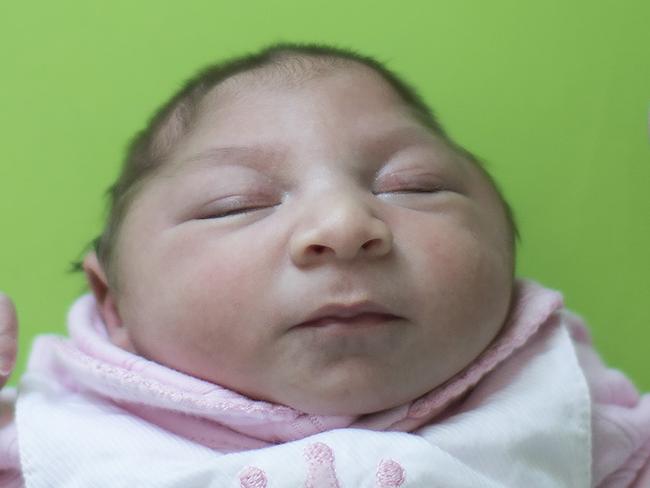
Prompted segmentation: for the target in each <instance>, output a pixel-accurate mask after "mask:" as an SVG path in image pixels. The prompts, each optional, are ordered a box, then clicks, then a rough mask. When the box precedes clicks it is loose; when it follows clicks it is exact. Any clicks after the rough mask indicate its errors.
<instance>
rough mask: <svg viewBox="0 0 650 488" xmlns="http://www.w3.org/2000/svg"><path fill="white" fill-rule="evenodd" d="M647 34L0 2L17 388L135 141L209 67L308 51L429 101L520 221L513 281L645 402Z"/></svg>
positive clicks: (636, 16) (568, 22) (4, 251)
mask: <svg viewBox="0 0 650 488" xmlns="http://www.w3.org/2000/svg"><path fill="white" fill-rule="evenodd" d="M649 25H650V2H646V1H642V0H638V1H627V2H626V1H624V0H623V1H616V2H615V1H613V0H612V1H593V0H591V1H569V0H545V1H543V2H540V1H537V0H536V1H523V0H517V1H514V0H511V1H498V0H497V1H490V2H486V1H485V0H473V1H462V0H455V1H446V2H441V1H419V2H409V1H401V2H396V1H394V0H391V1H377V0H375V1H372V2H371V1H356V2H355V1H350V0H329V1H328V2H320V1H318V2H317V1H312V2H308V1H302V2H291V1H275V2H274V1H269V0H254V1H253V0H249V1H242V2H220V1H215V0H212V1H192V0H187V1H182V2H181V1H178V2H161V1H140V2H134V1H132V0H129V1H126V0H111V1H94V2H93V1H89V0H84V1H80V0H74V1H73V0H63V1H58V2H50V1H41V2H11V4H9V3H5V4H3V6H2V9H1V11H0V46H2V47H0V49H1V51H0V52H1V53H2V58H1V59H0V67H1V69H2V71H1V76H0V88H1V90H0V93H1V94H2V103H1V105H0V114H1V116H0V124H1V126H0V134H2V159H1V162H0V217H1V226H0V290H2V291H4V292H6V293H8V294H9V295H11V296H12V297H13V298H14V300H15V302H16V304H17V307H18V312H19V316H20V325H21V331H20V347H21V351H20V357H19V365H18V370H17V373H18V372H20V371H22V370H23V368H24V366H25V359H26V357H27V352H28V350H29V344H30V342H31V340H32V338H33V336H34V335H35V334H38V333H42V332H63V331H64V330H65V315H66V312H67V309H68V307H69V305H70V304H71V303H72V301H73V300H74V298H75V297H77V296H78V295H79V294H80V293H81V292H82V291H83V290H84V281H83V277H82V276H81V275H71V274H67V273H66V270H67V268H68V265H69V263H70V262H71V261H73V260H75V259H77V258H78V257H79V256H80V253H81V251H82V250H83V248H84V246H85V244H86V243H87V242H88V241H89V240H90V239H91V238H93V237H94V236H95V235H96V234H97V233H98V232H99V230H100V226H101V222H102V216H103V209H104V198H103V193H104V191H105V189H106V188H107V187H108V186H109V184H110V183H111V181H112V180H113V179H114V177H115V176H116V174H117V169H118V167H119V164H120V160H121V157H122V154H123V151H124V147H125V144H126V142H127V140H128V138H129V137H131V135H132V134H133V133H134V132H135V131H137V130H139V129H140V128H141V127H142V126H143V124H144V123H145V122H146V120H147V119H148V117H149V116H150V114H151V113H152V111H153V110H154V109H155V108H156V107H157V106H158V105H159V104H161V103H162V102H163V101H164V100H165V99H166V98H167V97H168V96H169V95H170V94H171V93H172V92H173V91H174V90H175V89H177V88H178V87H179V85H180V84H181V83H182V82H183V81H184V80H185V79H186V78H187V77H188V76H189V75H191V74H193V73H194V72H195V71H196V70H197V69H198V68H199V67H201V66H203V65H204V64H206V63H210V62H214V61H216V60H219V59H222V58H224V57H227V56H231V55H235V54H242V53H244V52H248V51H250V50H254V49H257V48H259V47H260V46H262V45H263V44H264V43H267V42H272V41H309V42H327V43H335V44H338V45H341V46H344V47H352V48H356V49H358V50H360V51H361V52H363V53H367V54H370V55H373V56H376V57H378V58H379V59H380V60H382V61H386V62H387V63H388V66H389V67H391V68H393V69H395V70H396V71H397V72H398V73H400V74H402V75H403V76H404V77H405V78H406V79H407V80H408V81H410V82H411V83H413V84H414V85H415V86H416V87H418V88H419V89H420V91H421V92H422V95H423V96H424V97H425V98H426V100H427V101H428V102H429V103H430V104H431V105H432V106H433V107H434V109H435V111H436V112H437V114H438V115H439V117H440V119H441V120H442V122H443V124H444V125H445V126H446V127H447V128H448V130H449V132H450V133H451V134H452V136H453V137H455V138H456V139H457V140H458V141H459V142H460V143H461V144H462V145H464V146H466V147H467V148H468V149H469V150H471V151H473V152H474V153H476V154H477V155H478V156H480V157H481V158H484V159H486V160H487V161H488V163H489V168H490V170H491V171H492V173H493V174H494V175H495V177H496V179H497V181H498V182H499V183H500V184H501V186H502V187H503V189H504V192H505V194H506V196H507V197H508V198H509V200H510V201H511V203H512V205H513V207H514V208H515V211H516V215H517V218H518V220H519V225H520V229H521V233H522V236H523V240H522V243H521V246H520V248H519V259H518V270H519V274H520V275H523V276H528V277H531V278H534V279H536V280H538V281H540V282H542V283H544V284H546V285H548V286H550V287H553V288H556V289H559V290H561V291H563V292H564V294H565V298H566V303H567V305H568V306H569V307H570V308H572V309H573V310H575V311H576V312H578V313H579V314H581V315H583V316H584V317H585V318H586V319H587V321H588V322H589V324H590V325H591V328H592V331H593V335H594V339H595V342H596V344H597V346H598V348H599V350H600V351H601V353H602V354H603V355H604V357H605V358H606V360H607V361H608V362H609V363H610V364H611V365H613V366H615V367H618V368H621V369H623V370H624V371H625V372H627V373H628V374H629V375H630V376H631V378H632V379H633V380H634V381H635V382H636V383H637V385H638V386H639V387H640V388H642V389H644V390H650V367H649V365H650V360H649V357H650V354H648V350H649V349H650V311H649V310H650V308H649V307H650V296H649V295H650V293H649V292H650V285H649V284H648V280H649V276H650V190H649V187H650V151H649V147H648V108H649V90H650V54H649V47H650V29H649V28H648V26H649ZM17 373H16V374H14V376H13V380H12V381H13V382H14V383H15V380H16V376H17Z"/></svg>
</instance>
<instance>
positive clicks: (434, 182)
mask: <svg viewBox="0 0 650 488" xmlns="http://www.w3.org/2000/svg"><path fill="white" fill-rule="evenodd" d="M446 189H447V185H445V184H444V183H443V182H442V181H441V180H440V178H436V177H433V176H431V175H413V176H404V175H389V176H388V177H386V178H379V179H378V181H376V182H375V184H374V185H373V193H375V194H379V193H436V192H439V191H444V190H446Z"/></svg>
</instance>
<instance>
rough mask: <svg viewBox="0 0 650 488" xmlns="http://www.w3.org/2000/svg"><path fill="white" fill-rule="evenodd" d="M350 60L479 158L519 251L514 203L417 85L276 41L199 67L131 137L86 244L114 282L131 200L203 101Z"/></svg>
mask: <svg viewBox="0 0 650 488" xmlns="http://www.w3.org/2000/svg"><path fill="white" fill-rule="evenodd" d="M346 62H347V63H350V62H355V63H360V64H362V65H365V66H367V67H369V68H371V69H373V70H374V71H375V72H376V73H378V74H379V75H381V77H382V78H383V79H384V80H385V81H386V82H388V83H389V84H390V86H391V87H392V88H393V89H394V90H395V92H396V93H397V94H398V95H399V96H400V97H401V98H402V99H403V101H404V102H405V104H406V105H407V106H409V107H410V108H411V109H412V112H413V114H414V115H415V117H416V118H417V119H418V121H419V122H420V123H422V124H423V125H424V126H425V127H427V128H429V129H430V130H432V131H433V132H434V133H435V134H437V135H438V136H439V137H441V138H442V139H443V140H444V141H445V142H447V143H448V144H449V145H450V146H451V147H452V148H454V149H455V150H456V151H458V152H459V153H461V154H462V155H463V156H465V157H466V158H467V159H469V160H470V161H472V162H473V163H475V164H476V166H477V167H478V168H479V169H480V170H481V171H482V173H483V174H484V175H485V177H486V178H487V179H488V181H489V182H491V184H492V185H493V186H494V188H495V189H496V191H497V193H498V195H499V197H500V199H501V201H502V204H503V208H504V211H505V214H506V217H507V219H508V221H509V224H510V230H511V242H512V249H513V252H514V248H515V241H516V239H518V237H519V233H518V231H517V226H516V223H515V219H514V216H513V212H512V209H511V208H510V205H509V204H508V203H507V202H506V200H505V199H504V198H503V196H502V194H501V192H500V191H499V189H498V187H497V185H496V183H495V182H494V180H493V178H492V177H491V176H490V174H489V173H488V172H487V171H486V170H485V168H484V164H483V163H482V162H481V161H479V160H478V158H476V157H475V156H474V155H473V154H471V153H470V152H469V151H467V150H466V149H464V148H462V147H461V146H459V145H458V144H456V143H455V142H453V141H452V140H451V138H450V137H449V136H448V135H447V134H446V133H445V131H444V129H443V128H442V126H441V125H440V124H439V123H438V121H437V120H436V117H435V115H434V113H433V111H432V110H431V109H430V108H429V107H428V106H427V104H426V103H425V102H424V101H423V100H422V98H421V97H420V95H419V94H418V93H417V91H416V90H415V89H414V88H413V87H411V86H410V85H409V84H408V83H406V82H405V81H403V80H402V79H400V78H399V77H398V76H397V75H396V74H395V73H393V72H392V71H391V70H389V69H388V68H387V67H386V66H385V64H384V63H381V62H380V61H378V60H376V59H374V58H372V57H369V56H365V55H362V54H359V53H357V52H355V51H353V50H350V49H344V48H340V47H334V46H330V45H323V44H302V43H276V44H272V45H270V46H268V47H265V48H263V49H261V50H259V51H257V52H254V53H250V54H246V55H243V56H237V57H233V58H229V59H227V60H225V61H222V62H220V63H217V64H214V65H210V66H207V67H206V68H204V69H202V70H201V71H199V72H198V73H197V74H196V75H195V76H193V77H192V78H190V79H189V80H188V81H187V82H186V83H185V84H184V85H183V86H182V88H181V89H180V90H179V91H178V92H177V93H176V94H175V95H174V96H173V97H172V98H171V99H170V100H169V101H168V102H167V103H165V104H164V105H163V106H161V107H160V108H159V109H158V110H157V111H156V113H155V114H154V115H153V117H152V118H151V119H150V121H149V123H148V124H147V126H146V127H145V128H144V129H143V130H141V131H140V132H138V133H137V134H136V135H135V136H134V137H133V139H132V140H131V141H130V143H129V145H128V147H127V150H126V155H125V158H124V162H123V165H122V170H121V172H120V174H119V176H118V178H117V180H116V182H115V183H114V184H113V185H112V186H111V187H109V189H108V191H107V196H108V200H109V201H108V212H107V216H106V222H105V226H104V229H103V231H102V233H101V234H100V235H99V236H97V237H96V238H95V239H93V240H92V241H91V242H90V243H89V244H88V246H86V250H87V249H88V248H89V247H92V248H93V249H94V250H95V252H96V253H97V258H98V260H99V262H100V263H101V264H102V267H103V268H104V270H106V274H107V277H108V280H109V283H110V284H111V285H112V286H114V287H115V286H117V278H116V276H115V273H114V261H115V242H116V239H117V236H118V233H119V231H120V225H121V223H122V220H123V219H124V216H125V215H126V212H127V210H128V208H129V206H130V204H131V203H132V202H133V199H134V197H135V196H136V195H137V194H138V192H139V190H140V189H141V188H142V187H143V186H144V184H145V183H146V182H147V180H148V179H149V178H150V177H151V176H153V175H154V174H155V172H156V170H157V169H158V168H160V167H161V166H162V165H163V164H164V163H165V162H166V161H167V159H168V158H169V156H170V155H171V153H172V151H173V149H174V148H175V147H176V145H177V143H178V142H179V141H180V140H181V139H182V138H183V137H184V136H185V135H187V133H188V132H189V131H190V130H191V128H192V124H193V122H194V121H195V118H196V114H197V111H198V109H199V107H200V106H201V102H202V100H203V99H204V97H205V96H206V95H207V94H208V93H209V92H210V91H211V90H213V89H214V88H215V87H217V86H218V85H220V84H221V83H223V82H225V81H226V80H229V79H230V78H232V77H234V76H235V75H238V74H243V73H247V72H253V71H258V72H259V74H260V76H261V75H262V74H270V76H272V77H275V78H278V77H279V78H280V79H282V80H285V81H287V82H289V81H291V82H298V83H300V82H302V81H305V80H308V79H310V78H311V77H314V76H318V75H319V74H321V73H328V72H331V71H334V70H336V69H337V68H341V67H343V66H344V65H345V63H346ZM262 80H263V78H262ZM84 252H85V251H84ZM71 270H72V271H82V270H83V266H82V261H76V262H73V263H72V268H71Z"/></svg>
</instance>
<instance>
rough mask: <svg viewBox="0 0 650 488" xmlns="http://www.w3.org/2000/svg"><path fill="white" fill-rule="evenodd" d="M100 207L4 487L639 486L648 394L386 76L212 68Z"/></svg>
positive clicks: (280, 55)
mask: <svg viewBox="0 0 650 488" xmlns="http://www.w3.org/2000/svg"><path fill="white" fill-rule="evenodd" d="M110 197H111V201H110V209H109V210H110V211H109V215H108V218H107V222H106V226H105V229H104V231H103V233H102V235H101V236H100V237H99V238H97V239H96V240H95V241H94V249H93V250H92V251H91V252H89V253H88V254H87V255H86V257H85V259H84V261H83V263H82V265H81V267H82V268H83V270H84V271H85V274H86V277H87V280H88V284H89V287H90V290H91V291H92V293H89V294H87V295H85V296H82V297H81V298H79V299H78V300H77V302H76V303H75V304H74V305H73V307H72V309H71V311H70V314H69V331H70V337H69V338H62V337H57V336H42V337H39V338H37V340H36V341H35V343H34V346H33V348H32V351H31V353H30V359H29V365H28V369H27V372H26V373H25V374H24V376H23V378H22V379H21V381H20V386H19V388H18V390H17V392H16V391H14V390H12V389H5V391H4V392H3V402H4V403H3V405H4V410H5V416H4V424H3V427H2V431H1V434H0V441H1V445H2V446H1V447H2V448H3V450H2V452H3V453H4V454H3V457H2V458H1V459H0V468H2V470H3V471H2V473H3V475H4V480H5V481H4V483H5V484H4V485H2V486H27V487H30V488H32V487H38V488H40V487H51V486H57V487H73V486H74V487H87V486H93V487H111V488H113V487H118V486H125V487H132V486H138V487H149V486H151V487H183V488H185V487H208V486H209V487H224V486H233V487H236V486H238V487H244V488H246V487H249V488H252V487H257V488H262V487H269V488H271V487H285V486H286V487H303V486H304V487H314V488H325V487H332V488H333V487H341V488H345V487H350V488H351V487H360V486H368V487H371V486H376V487H399V486H403V487H433V486H445V487H447V486H448V487H456V486H458V487H460V486H471V487H497V486H512V487H515V486H516V487H518V486H526V484H527V485H528V486H535V487H547V486H548V487H559V486H567V487H580V486H585V487H586V486H602V487H614V486H616V487H618V486H620V487H624V486H625V487H627V486H650V480H649V478H650V474H649V473H650V467H649V466H650V461H649V459H650V396H644V397H640V396H639V394H638V393H637V391H636V389H635V388H634V387H633V386H632V385H631V384H630V382H629V381H628V380H627V379H626V378H625V377H624V376H623V375H621V374H620V373H617V372H616V371H613V370H609V369H607V368H606V367H605V366H604V365H603V364H602V362H601V361H600V359H599V358H598V356H597V354H596V353H595V352H594V351H593V349H592V348H591V346H590V342H589V336H588V332H587V329H586V328H585V326H584V325H583V324H582V322H581V320H580V319H579V318H578V317H577V316H575V315H572V314H571V313H570V312H568V311H566V310H564V309H563V306H562V298H561V295H560V294H559V293H557V292H555V291H552V290H548V289H545V288H543V287H542V286H540V285H538V284H536V283H534V282H532V281H528V280H523V279H517V278H515V272H514V255H515V241H516V235H517V230H516V226H515V223H514V220H513V217H512V213H511V211H510V208H509V206H508V204H507V203H506V201H505V200H504V198H503V197H502V195H501V194H500V192H499V190H498V189H497V187H496V185H495V183H494V181H493V180H492V179H491V177H490V176H489V174H488V173H487V172H486V170H485V169H484V167H483V166H482V164H481V162H480V161H479V160H478V159H477V158H475V157H474V156H472V154H471V153H469V152H468V151H466V150H464V149H463V148H461V147H460V146H459V145H457V144H456V143H454V142H453V141H452V140H451V139H450V137H449V136H447V135H446V134H445V132H444V130H443V129H442V128H441V127H440V125H439V124H438V122H437V121H436V119H435V118H434V116H433V114H432V112H431V111H430V110H429V109H428V108H427V106H426V105H425V104H424V103H423V101H422V100H421V98H420V97H419V96H418V95H417V94H416V93H415V92H414V90H413V89H412V88H410V87H409V86H408V85H407V84H406V83H404V82H403V81H401V80H400V79H399V78H398V77H397V76H396V75H395V74H393V73H392V72H390V71H388V70H387V69H386V68H385V67H384V66H382V65H381V64H379V63H378V62H377V61H375V60H373V59H371V58H368V57H365V56H362V55H358V54H356V53H353V52H350V51H344V50H340V49H336V48H330V47H325V46H312V45H308V46H305V45H292V44H282V45H274V46H271V47H269V48H266V49H264V50H263V51H261V52H259V53H255V54H253V55H249V56H244V57H240V58H236V59H231V60H228V61H226V62H224V63H221V64H219V65H216V66H212V67H209V68H208V69H206V70H204V71H203V72H201V73H199V74H198V75H197V76H196V77H194V78H193V79H191V80H190V81H189V82H188V83H187V84H186V86H185V87H183V88H182V90H181V91H180V92H179V93H177V94H176V95H175V96H174V97H173V98H172V99H171V100H170V101H169V102H168V103H167V104H166V105H164V106H163V107H162V108H161V109H160V110H159V112H158V113H157V114H156V115H155V116H154V117H153V118H152V120H151V122H150V124H149V126H148V127H147V128H146V129H145V130H144V131H143V132H141V133H140V134H138V135H137V136H136V137H135V138H134V140H133V142H132V143H131V145H130V147H129V151H128V153H127V157H126V161H125V164H124V166H123V169H122V172H121V174H120V176H119V178H118V180H117V182H116V183H115V184H114V185H113V186H112V187H111V191H110ZM1 303H3V304H4V305H3V307H0V308H2V310H3V312H4V315H5V318H4V321H3V322H4V324H3V325H4V327H5V328H9V329H11V327H12V325H13V324H14V317H13V315H12V313H11V304H10V303H9V302H8V300H7V299H6V298H5V299H4V300H3V301H2V302H1ZM0 322H2V320H0ZM7 337H8V338H9V339H8V340H9V341H11V334H9V335H8V336H7ZM6 340H7V339H6ZM10 350H11V348H10V347H9V348H7V351H10ZM4 359H5V361H6V362H9V363H11V354H10V353H9V352H7V353H6V354H5V358H4Z"/></svg>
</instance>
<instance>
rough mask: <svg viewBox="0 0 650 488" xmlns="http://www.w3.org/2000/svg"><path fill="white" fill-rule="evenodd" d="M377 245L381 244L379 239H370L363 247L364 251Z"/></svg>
mask: <svg viewBox="0 0 650 488" xmlns="http://www.w3.org/2000/svg"><path fill="white" fill-rule="evenodd" d="M376 244H379V239H370V240H369V241H368V242H364V243H363V245H362V246H361V248H362V249H369V248H371V247H373V246H375V245H376Z"/></svg>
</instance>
